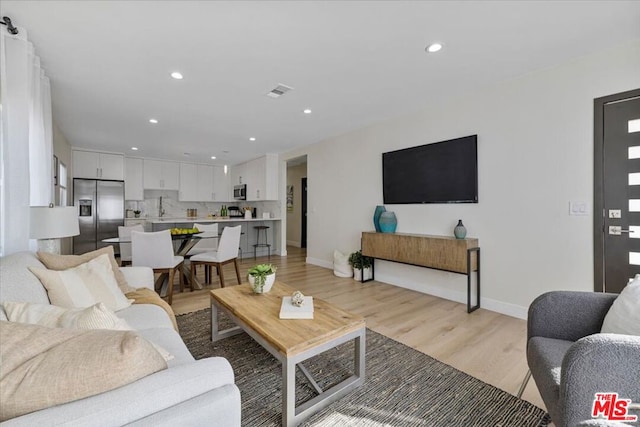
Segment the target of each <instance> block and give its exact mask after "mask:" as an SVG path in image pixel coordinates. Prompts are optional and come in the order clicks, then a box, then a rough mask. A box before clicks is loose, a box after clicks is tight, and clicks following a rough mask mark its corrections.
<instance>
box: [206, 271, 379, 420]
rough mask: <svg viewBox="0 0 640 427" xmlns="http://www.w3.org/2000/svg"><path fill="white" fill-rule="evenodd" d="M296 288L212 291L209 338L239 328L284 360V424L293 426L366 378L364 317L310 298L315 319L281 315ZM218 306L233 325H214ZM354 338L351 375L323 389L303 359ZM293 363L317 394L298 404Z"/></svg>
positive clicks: (243, 287)
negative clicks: (285, 299)
mask: <svg viewBox="0 0 640 427" xmlns="http://www.w3.org/2000/svg"><path fill="white" fill-rule="evenodd" d="M293 292H294V289H292V288H290V287H288V286H287V285H285V284H283V283H281V282H275V283H274V285H273V288H272V289H271V291H270V292H269V293H267V294H262V295H256V294H254V293H253V291H252V289H251V286H250V285H248V284H243V285H239V286H231V287H227V288H222V289H214V290H212V291H211V339H212V340H213V341H218V340H221V339H223V338H227V337H229V336H231V335H235V334H238V333H240V332H242V331H244V332H246V333H248V334H249V335H250V336H251V337H252V338H253V339H254V340H256V341H257V342H258V343H259V344H260V345H261V346H262V347H264V348H265V349H266V350H267V351H268V352H269V353H271V354H272V355H273V356H274V357H275V358H276V359H278V360H279V361H280V363H282V425H283V426H294V425H297V424H299V423H300V422H302V421H303V420H304V419H306V418H308V417H309V416H311V415H312V414H314V413H315V412H317V411H319V410H321V409H322V408H324V407H326V406H327V405H329V404H330V403H331V402H333V401H335V400H336V399H339V398H340V397H342V396H344V395H345V394H347V393H349V392H350V391H351V390H353V389H354V388H356V387H358V386H360V385H362V383H364V378H365V361H364V356H365V347H366V346H365V321H364V319H363V318H362V317H360V316H357V315H355V314H352V313H349V312H347V311H345V310H342V309H341V308H339V307H336V306H335V305H332V304H329V303H327V302H325V301H322V300H321V299H317V298H314V299H313V303H314V304H313V305H314V310H315V311H314V319H287V320H281V319H280V318H279V313H280V305H281V304H282V297H283V296H289V295H291V294H292V293H293ZM219 309H222V310H224V312H225V313H226V314H227V315H229V316H230V317H231V319H233V321H234V322H235V323H236V325H238V326H235V327H233V328H230V329H226V330H224V331H221V330H219V328H218V310H219ZM350 340H355V346H354V347H355V351H354V365H355V366H354V374H353V375H352V376H351V377H349V378H347V379H346V380H344V381H342V382H340V383H339V384H336V385H334V386H333V387H331V388H329V389H327V390H322V389H321V388H320V386H318V384H317V383H316V381H315V380H314V379H313V378H312V377H311V374H310V373H309V372H308V371H307V369H306V368H305V367H304V366H303V365H302V363H301V362H303V361H304V360H307V359H309V358H311V357H313V356H315V355H317V354H320V353H323V352H325V351H327V350H329V349H331V348H334V347H336V346H338V345H340V344H342V343H345V342H348V341H350ZM296 366H297V367H298V368H299V369H300V371H301V372H302V373H303V374H304V375H305V377H307V379H308V380H309V382H310V383H311V385H312V386H313V388H314V389H315V390H316V392H317V393H318V395H317V396H315V397H313V398H312V399H310V400H308V401H307V402H305V403H303V404H302V405H300V406H298V407H296V406H295V403H296V399H295V390H296V383H295V374H296Z"/></svg>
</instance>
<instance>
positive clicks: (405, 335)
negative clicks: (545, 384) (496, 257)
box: [173, 247, 544, 408]
mask: <svg viewBox="0 0 640 427" xmlns="http://www.w3.org/2000/svg"><path fill="white" fill-rule="evenodd" d="M287 252H288V256H286V257H280V256H272V257H271V259H270V260H268V259H267V258H266V257H262V258H258V259H257V260H253V259H252V258H248V259H245V260H243V261H242V262H241V263H240V273H241V276H242V278H243V282H244V283H247V279H246V275H247V271H248V269H249V268H250V267H251V266H253V265H254V264H256V263H257V262H271V263H272V264H274V265H276V266H277V267H278V271H277V277H278V279H277V280H279V281H281V282H284V283H286V284H288V285H289V286H291V287H292V288H295V289H298V290H300V291H301V292H303V293H304V294H305V295H312V296H314V297H317V298H322V299H324V300H325V301H329V302H331V303H333V304H336V305H338V306H340V307H342V308H344V309H346V310H349V311H352V312H354V313H357V314H360V315H362V316H364V317H365V318H366V321H367V327H368V328H370V329H372V330H374V331H376V332H378V333H380V334H383V335H385V336H387V337H389V338H392V339H394V340H396V341H399V342H401V343H403V344H405V345H408V346H410V347H413V348H415V349H416V350H418V351H420V352H422V353H425V354H427V355H429V356H431V357H434V358H436V359H438V360H440V361H442V362H444V363H447V364H449V365H451V366H453V367H455V368H457V369H459V370H461V371H464V372H466V373H468V374H469V375H472V376H474V377H476V378H479V379H481V380H482V381H485V382H487V383H489V384H492V385H494V386H496V387H499V388H501V389H503V390H505V391H507V392H509V393H512V394H516V393H517V391H518V388H519V387H520V384H521V383H522V379H523V378H524V375H525V373H526V371H527V363H526V357H525V341H526V322H525V321H524V320H520V319H515V318H513V317H509V316H505V315H502V314H498V313H494V312H491V311H488V310H484V309H480V310H477V311H475V312H473V313H471V314H467V311H466V306H465V305H464V304H459V303H456V302H452V301H448V300H444V299H440V298H437V297H434V296H431V295H426V294H422V293H419V292H415V291H411V290H408V289H404V288H400V287H397V286H393V285H388V284H385V283H380V282H377V281H372V282H367V283H365V284H361V283H359V282H356V281H355V280H353V279H344V278H339V277H336V276H334V275H333V271H332V270H329V269H326V268H322V267H317V266H314V265H310V264H306V263H305V258H306V251H305V250H303V249H299V248H295V247H288V248H287ZM225 268H228V270H225V273H227V274H225V283H226V285H227V286H233V285H236V283H237V282H236V279H235V274H232V273H233V271H232V270H233V265H232V264H230V265H229V266H227V267H225ZM198 273H199V274H198V278H200V279H201V280H202V281H203V282H204V277H203V271H202V269H200V270H199V271H198ZM218 283H219V282H218V279H217V278H215V277H214V279H213V285H211V286H207V287H205V289H203V290H200V291H194V292H189V291H188V290H186V291H185V292H184V293H175V294H174V297H173V309H174V311H175V312H176V314H183V313H189V312H192V311H196V310H201V309H203V308H207V307H209V306H210V299H209V294H208V291H209V290H210V289H212V288H217V287H219V284H218ZM176 288H177V286H176V287H174V289H176ZM522 397H523V399H525V400H528V401H529V402H532V403H533V404H535V405H537V406H539V407H541V408H544V403H543V402H542V399H541V398H540V395H539V393H538V390H537V388H536V386H535V383H534V382H533V380H530V381H529V384H528V386H527V388H526V390H525V393H524V395H523V396H522Z"/></svg>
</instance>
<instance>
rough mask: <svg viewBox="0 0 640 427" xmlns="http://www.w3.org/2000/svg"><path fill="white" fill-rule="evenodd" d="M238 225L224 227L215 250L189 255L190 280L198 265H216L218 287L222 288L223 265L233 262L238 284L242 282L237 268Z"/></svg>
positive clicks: (239, 229)
mask: <svg viewBox="0 0 640 427" xmlns="http://www.w3.org/2000/svg"><path fill="white" fill-rule="evenodd" d="M241 227H242V226H240V225H238V226H236V227H225V228H224V229H223V230H222V236H220V243H219V244H218V250H217V251H215V252H214V251H211V252H205V253H202V254H197V255H194V256H192V257H191V282H193V278H194V275H195V269H196V267H197V266H198V265H200V264H203V265H205V266H212V267H216V269H217V270H218V275H219V276H220V287H221V288H224V270H223V266H224V265H225V264H229V263H231V262H233V264H234V266H235V269H236V278H237V279H238V284H241V283H242V279H240V269H239V268H238V248H239V246H240V232H241Z"/></svg>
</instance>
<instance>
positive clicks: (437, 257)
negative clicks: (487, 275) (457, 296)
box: [361, 231, 480, 313]
mask: <svg viewBox="0 0 640 427" xmlns="http://www.w3.org/2000/svg"><path fill="white" fill-rule="evenodd" d="M361 246H362V255H364V256H368V257H371V258H373V259H374V262H373V263H372V264H371V279H367V280H364V274H363V275H362V277H363V279H362V282H368V281H369V280H374V277H375V259H381V260H385V261H393V262H399V263H402V264H409V265H416V266H419V267H427V268H433V269H436V270H443V271H449V272H452V273H459V274H464V275H466V276H467V313H471V312H472V311H475V310H477V309H479V308H480V246H479V244H478V239H472V238H469V239H456V238H455V237H448V236H430V235H426V234H407V233H376V232H374V231H365V232H363V233H362V239H361ZM473 252H475V254H476V256H475V257H473V256H472V253H473ZM474 271H475V272H476V279H477V280H476V297H477V301H476V305H474V306H471V274H472V273H473V272H474Z"/></svg>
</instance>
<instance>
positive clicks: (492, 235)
mask: <svg viewBox="0 0 640 427" xmlns="http://www.w3.org/2000/svg"><path fill="white" fill-rule="evenodd" d="M425 78H427V76H425ZM638 87H640V43H639V42H636V43H633V44H629V45H625V46H621V47H618V48H616V49H612V50H608V51H605V52H601V53H599V54H597V55H592V56H589V57H583V58H579V59H577V60H574V61H571V62H570V63H567V64H563V65H561V66H559V67H555V68H553V69H548V70H543V71H540V72H536V73H531V74H528V75H525V76H523V77H521V78H519V79H515V80H511V81H507V82H504V83H502V84H500V85H498V86H495V87H491V88H487V89H484V90H482V91H478V92H477V93H473V94H469V95H468V96H467V97H465V98H462V99H456V100H451V101H450V102H449V103H446V104H443V105H438V106H437V107H433V108H431V109H428V110H425V111H422V112H420V113H419V114H414V115H410V116H404V117H399V118H397V119H394V120H390V121H386V122H382V123H377V124H375V125H373V126H370V127H367V128H364V129H360V130H357V131H354V132H352V133H349V134H346V135H341V136H338V137H335V138H332V139H329V140H326V141H323V142H320V143H317V144H314V145H312V146H309V147H306V148H304V149H300V150H296V151H294V152H291V153H288V154H286V155H284V156H283V159H284V160H286V159H291V158H294V157H298V156H300V155H304V154H306V155H307V161H308V169H307V170H308V175H307V176H308V203H309V205H308V207H309V216H308V227H309V230H308V233H309V234H308V252H307V255H308V262H310V263H313V264H317V265H323V266H326V267H330V266H331V260H332V252H333V250H334V249H339V250H341V251H342V252H346V253H348V252H351V251H353V250H355V249H357V248H359V246H360V232H361V231H363V230H372V229H373V224H372V216H373V211H374V208H375V206H376V205H377V204H381V203H382V170H381V164H382V161H381V153H383V152H385V151H390V150H395V149H400V148H405V147H411V146H416V145H422V144H426V143H430V142H437V141H442V140H446V139H451V138H457V137H461V136H466V135H472V134H478V151H479V152H478V163H479V165H478V166H479V203H478V204H463V205H455V204H454V205H389V206H387V210H393V211H395V212H396V215H397V217H398V230H397V231H398V232H410V233H426V234H446V235H451V234H452V230H453V227H454V226H455V225H456V223H457V220H458V219H462V220H463V221H464V223H465V225H466V227H467V229H468V236H469V237H477V238H479V239H480V246H481V248H482V294H483V300H482V305H483V307H484V308H487V309H490V310H494V311H499V312H502V313H505V314H510V315H514V316H517V317H525V316H526V309H527V307H528V305H529V303H530V302H531V301H532V300H533V299H534V298H535V297H536V296H538V295H539V294H541V293H543V292H545V291H548V290H552V289H569V290H586V291H589V290H593V236H592V224H593V215H592V212H591V208H592V207H593V196H592V193H593V100H594V98H598V97H601V96H606V95H610V94H614V93H618V92H623V91H626V90H631V89H635V88H638ZM569 201H586V202H588V204H589V208H590V212H589V215H588V216H569V214H568V213H569V209H568V205H569ZM376 279H377V280H380V281H384V282H388V283H392V284H396V285H399V286H404V287H407V288H411V289H416V290H420V291H423V292H427V293H431V294H434V295H438V296H442V297H445V298H449V299H453V300H457V301H461V302H462V301H466V277H465V276H462V275H457V274H453V273H446V272H440V271H434V270H429V269H425V268H418V267H411V266H405V265H401V264H395V263H388V262H382V261H379V262H376Z"/></svg>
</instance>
